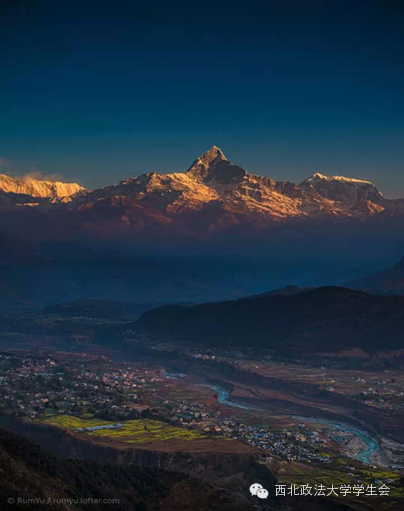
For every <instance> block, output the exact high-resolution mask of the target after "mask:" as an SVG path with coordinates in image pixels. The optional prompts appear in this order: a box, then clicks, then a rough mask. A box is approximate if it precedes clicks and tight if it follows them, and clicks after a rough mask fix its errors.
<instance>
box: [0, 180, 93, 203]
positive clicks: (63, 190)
mask: <svg viewBox="0 0 404 511" xmlns="http://www.w3.org/2000/svg"><path fill="white" fill-rule="evenodd" d="M0 190H2V191H3V192H7V193H17V194H25V195H31V196H32V197H43V198H45V197H46V198H51V199H58V198H63V197H71V196H72V195H74V194H76V193H77V192H80V191H82V190H84V188H83V187H82V186H80V185H78V184H77V183H62V182H60V181H40V180H36V179H33V178H28V179H19V178H13V177H11V176H7V175H5V174H0Z"/></svg>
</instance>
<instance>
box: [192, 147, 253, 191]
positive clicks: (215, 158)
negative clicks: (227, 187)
mask: <svg viewBox="0 0 404 511" xmlns="http://www.w3.org/2000/svg"><path fill="white" fill-rule="evenodd" d="M187 174H189V175H191V176H192V177H194V178H196V179H197V180H198V181H200V182H201V183H209V182H210V183H212V184H213V183H214V182H216V183H217V184H227V183H228V182H235V181H240V180H242V179H243V177H244V176H246V175H247V171H245V170H244V169H242V168H241V167H238V166H237V165H234V164H233V163H232V162H230V161H228V160H227V158H226V156H225V155H224V154H223V152H222V151H221V150H220V149H219V148H218V147H217V146H215V145H214V146H212V147H211V148H210V149H209V150H208V151H206V152H205V153H203V154H202V156H200V157H199V158H197V159H196V160H195V161H194V162H193V164H192V165H191V166H190V167H189V169H188V170H187Z"/></svg>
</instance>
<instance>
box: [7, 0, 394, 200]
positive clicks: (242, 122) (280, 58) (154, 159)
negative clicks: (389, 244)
mask: <svg viewBox="0 0 404 511" xmlns="http://www.w3.org/2000/svg"><path fill="white" fill-rule="evenodd" d="M82 3H83V4H84V5H85V6H86V7H85V8H81V7H80V6H79V4H78V3H77V4H75V3H74V2H41V1H32V2H29V1H26V2H25V1H24V0H19V1H17V0H15V1H13V0H9V1H7V0H3V2H1V5H2V7H0V12H1V20H0V57H1V67H0V157H1V158H2V159H0V164H1V167H0V172H9V173H14V174H20V175H21V174H25V173H28V172H31V171H32V170H37V171H40V172H42V173H43V174H60V175H63V177H64V179H68V180H73V181H78V182H80V183H81V184H84V185H85V186H88V187H97V186H104V185H106V184H111V183H115V182H118V181H119V180H121V179H124V178H127V177H130V176H133V175H136V174H139V173H142V172H148V171H158V172H173V171H182V170H185V169H186V168H187V167H188V166H189V165H190V163H191V162H192V160H193V159H195V157H197V156H198V155H199V154H200V153H202V152H203V151H205V150H206V149H208V148H209V147H210V146H212V145H213V144H216V145H218V146H219V147H221V148H222V150H223V151H224V153H225V154H226V155H227V156H228V157H229V159H231V160H232V161H234V162H236V163H237V164H239V165H241V166H243V167H245V168H246V169H247V170H249V171H251V172H257V173H262V174H267V175H270V176H272V177H273V178H275V179H279V180H282V179H289V180H292V181H296V182H300V181H301V180H303V179H304V178H305V177H307V176H308V175H310V174H312V173H313V172H321V173H324V174H343V175H347V176H350V177H357V178H367V179H370V180H372V181H374V182H375V184H377V185H378V186H379V187H380V188H381V189H382V191H384V193H385V195H386V196H388V197H397V196H404V172H403V170H404V143H403V142H404V104H403V91H404V60H403V59H404V57H403V56H404V16H403V14H404V8H403V2H401V1H400V0H397V1H394V0H390V1H389V0H386V1H377V2H372V1H371V0H367V1H355V0H350V1H347V2H344V1H341V0H339V1H324V2H314V1H307V2H301V1H297V2H292V1H288V0H283V1H270V0H266V1H265V2H264V1H263V2H255V1H252V2H244V3H243V6H238V5H237V4H236V3H234V2H233V3H232V4H231V3H225V2H219V6H218V5H216V6H215V5H214V4H209V3H206V2H203V3H197V6H194V5H192V2H188V3H187V5H182V6H180V5H179V4H178V3H177V4H175V3H174V4H170V3H169V2H164V3H161V5H160V4H159V3H150V7H144V6H143V7H139V6H137V5H136V2H131V3H129V2H125V3H123V2H119V1H115V2H109V3H108V4H109V6H108V7H107V6H106V7H104V6H103V4H102V2H98V3H94V4H92V2H89V1H83V2H82ZM58 4H64V7H61V6H60V5H58ZM302 4H304V7H302ZM329 4H332V5H331V6H330V5H329ZM128 6H131V7H128ZM299 6H300V7H299Z"/></svg>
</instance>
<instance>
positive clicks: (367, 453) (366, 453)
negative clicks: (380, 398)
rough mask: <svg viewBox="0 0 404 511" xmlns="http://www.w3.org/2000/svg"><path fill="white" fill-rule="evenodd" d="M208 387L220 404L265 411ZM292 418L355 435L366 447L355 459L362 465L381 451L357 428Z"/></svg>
mask: <svg viewBox="0 0 404 511" xmlns="http://www.w3.org/2000/svg"><path fill="white" fill-rule="evenodd" d="M207 386H208V387H209V388H211V389H212V390H213V391H214V392H215V393H216V394H217V399H218V401H219V403H221V404H223V405H225V406H231V407H233V408H241V409H244V410H257V411H261V412H264V411H265V410H264V409H262V408H256V407H253V406H249V405H244V404H241V403H237V402H236V401H232V400H231V399H230V397H231V391H230V390H227V389H225V388H224V387H221V386H220V385H217V384H207ZM292 417H293V418H294V419H299V420H304V421H307V422H315V423H319V424H327V425H329V426H331V427H332V428H333V429H334V430H335V431H342V432H345V433H351V434H353V435H355V436H356V437H357V438H359V439H360V440H361V441H362V442H363V443H364V444H365V446H366V447H365V448H364V450H363V451H361V452H359V453H358V454H357V455H356V456H355V459H357V460H358V461H361V462H362V463H366V464H370V463H371V460H370V457H371V456H372V454H374V453H375V452H377V451H378V450H379V444H378V442H377V440H375V439H374V438H372V437H371V436H369V434H368V433H365V432H364V431H361V430H359V429H357V428H355V427H354V426H349V425H348V424H344V423H340V422H335V421H329V420H325V419H312V418H307V417H301V416H292Z"/></svg>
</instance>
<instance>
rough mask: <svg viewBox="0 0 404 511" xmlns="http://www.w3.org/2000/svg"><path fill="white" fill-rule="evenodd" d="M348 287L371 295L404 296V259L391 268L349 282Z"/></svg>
mask: <svg viewBox="0 0 404 511" xmlns="http://www.w3.org/2000/svg"><path fill="white" fill-rule="evenodd" d="M348 286H349V287H352V288H354V289H360V290H362V291H368V292H371V293H380V294H385V295H395V294H399V295H400V294H404V257H403V259H401V261H400V262H399V263H397V264H396V265H395V266H393V267H392V268H389V269H388V270H384V271H381V272H378V273H375V274H373V275H370V276H369V277H365V278H363V279H360V280H355V281H353V282H350V283H349V284H348Z"/></svg>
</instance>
